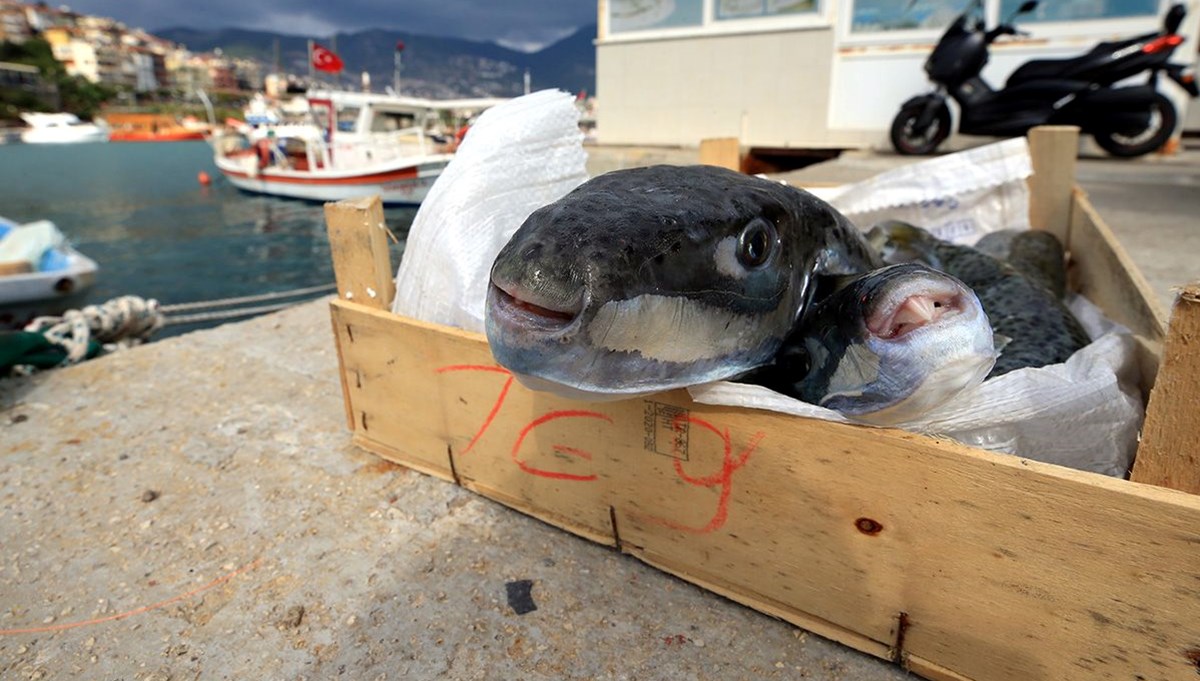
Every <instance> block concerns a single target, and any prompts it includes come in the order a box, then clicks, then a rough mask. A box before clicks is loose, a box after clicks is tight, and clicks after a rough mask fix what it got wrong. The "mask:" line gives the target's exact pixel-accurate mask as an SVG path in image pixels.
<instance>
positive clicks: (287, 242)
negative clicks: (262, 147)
mask: <svg viewBox="0 0 1200 681" xmlns="http://www.w3.org/2000/svg"><path fill="white" fill-rule="evenodd" d="M201 171H204V172H206V173H208V175H209V176H210V177H211V178H212V184H211V186H207V187H206V186H202V185H201V184H200V182H199V180H198V175H199V173H200V172H201ZM415 214H416V209H415V208H394V209H393V208H388V209H387V210H386V211H385V215H386V219H387V223H388V227H389V228H390V229H391V230H392V232H393V233H395V234H396V235H397V236H398V237H399V238H400V239H401V240H403V239H404V236H405V235H406V234H407V232H408V227H409V225H410V224H411V223H412V219H413V216H414V215H415ZM0 216H2V217H6V218H8V219H10V220H13V221H16V222H31V221H33V220H43V219H44V220H50V221H52V222H54V223H55V224H56V225H57V226H58V228H59V229H60V230H62V232H63V233H64V234H65V235H66V236H67V238H68V239H69V240H70V242H71V243H72V244H73V245H74V246H75V248H76V249H77V250H79V251H80V252H82V253H84V254H85V255H87V256H88V257H90V258H92V259H93V260H95V261H96V262H97V263H98V264H99V265H100V271H99V273H98V275H97V278H96V283H95V285H94V286H93V287H92V288H91V289H89V290H88V291H87V292H86V293H85V294H84V295H83V296H82V303H85V304H86V303H98V302H103V301H106V300H109V299H111V298H115V297H117V296H122V295H136V296H141V297H144V298H154V299H157V300H158V301H159V302H160V303H162V304H172V303H186V302H193V301H205V300H215V299H222V298H231V297H238V296H248V295H255V294H260V293H270V292H277V291H288V290H293V289H299V288H305V287H311V286H317V285H320V284H326V283H332V282H333V267H332V263H331V261H330V257H329V241H328V238H327V236H326V232H325V218H324V209H323V208H322V204H320V203H314V202H305V201H299V200H294V199H280V198H275V197H268V196H260V195H252V194H247V193H243V192H241V191H239V190H237V189H236V188H234V187H233V186H232V185H230V184H229V183H227V182H225V181H224V179H223V178H222V177H221V174H220V173H219V172H218V171H217V169H216V166H215V165H214V164H213V161H212V152H211V150H210V148H209V146H208V145H207V144H206V143H204V142H202V141H195V142H149V143H114V142H110V143H106V144H105V143H92V144H62V145H48V144H9V145H0ZM398 256H399V250H398V249H397V250H394V251H393V255H392V258H393V264H398V262H399V260H398ZM217 323H221V322H220V321H212V322H207V323H200V324H187V325H181V326H173V327H168V328H167V329H165V330H164V332H163V333H162V334H161V335H171V334H174V333H179V332H181V331H189V330H194V329H196V328H201V327H203V326H211V325H213V324H217Z"/></svg>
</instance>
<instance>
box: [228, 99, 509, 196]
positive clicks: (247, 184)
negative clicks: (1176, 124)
mask: <svg viewBox="0 0 1200 681" xmlns="http://www.w3.org/2000/svg"><path fill="white" fill-rule="evenodd" d="M496 101H499V100H496ZM307 103H308V107H307V121H306V122H303V123H299V124H297V123H286V122H283V120H282V119H279V120H280V122H279V123H278V124H275V123H264V124H260V125H259V126H257V127H253V128H252V129H251V130H249V132H248V133H246V134H241V135H239V136H235V137H230V136H229V135H221V136H215V137H214V139H213V147H214V150H215V155H214V159H213V160H214V162H215V163H216V165H217V169H218V170H220V171H221V173H222V174H223V175H224V176H225V177H226V178H227V179H228V180H229V182H230V183H231V184H233V185H234V186H235V187H238V188H239V189H242V190H244V191H249V192H255V193H260V194H272V195H275V196H286V197H292V198H298V199H308V200H311V201H338V200H341V199H347V198H352V197H357V196H367V195H371V194H379V195H380V196H381V197H382V198H383V201H384V203H389V204H419V203H420V202H421V201H422V200H424V198H425V195H426V194H427V193H428V192H429V188H430V187H431V186H433V183H434V181H435V180H436V179H437V178H438V176H439V175H441V173H442V170H443V169H444V168H445V167H446V165H447V164H448V163H449V162H450V159H451V158H452V157H453V143H454V139H453V136H450V138H449V139H448V140H444V139H437V138H435V137H434V135H433V134H432V133H431V132H430V131H431V130H435V129H436V126H437V125H438V124H439V119H440V112H441V111H444V110H447V109H451V108H454V107H456V106H461V105H462V104H463V102H435V101H432V100H426V99H418V98H413V97H399V96H394V95H383V94H373V93H362V92H345V91H312V92H309V93H308V97H307ZM494 103H495V101H490V102H486V101H485V102H473V104H475V105H476V106H477V107H479V108H486V105H489V104H494ZM262 120H267V121H269V120H274V119H270V118H265V119H262Z"/></svg>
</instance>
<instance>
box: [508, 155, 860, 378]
mask: <svg viewBox="0 0 1200 681" xmlns="http://www.w3.org/2000/svg"><path fill="white" fill-rule="evenodd" d="M749 225H758V226H760V227H761V226H764V225H765V226H766V227H767V231H768V232H770V233H771V234H773V235H777V237H778V238H777V239H776V240H774V241H773V242H772V245H771V247H770V248H769V249H768V250H769V257H768V258H767V259H766V260H765V261H764V262H763V263H761V264H760V265H757V266H752V267H743V266H742V265H740V264H738V262H737V261H734V259H733V254H731V253H730V254H726V257H725V258H724V260H722V258H721V257H718V256H719V254H718V245H719V244H724V246H723V247H724V248H728V247H729V244H730V239H731V238H732V239H734V240H736V239H738V238H739V235H742V234H743V233H744V230H746V229H747V227H748V226H749ZM880 265H882V262H881V261H880V260H879V257H878V255H877V254H876V253H875V252H874V250H873V249H871V248H870V246H868V245H867V243H866V241H865V240H864V238H863V235H862V234H861V232H860V231H859V230H858V229H857V228H856V227H855V226H854V225H853V224H851V223H850V222H849V221H848V220H847V219H846V218H845V217H844V216H842V215H841V214H840V213H839V212H837V210H835V209H834V208H833V207H831V206H830V205H829V204H827V203H825V202H824V201H822V200H820V199H818V198H817V197H815V196H813V195H811V194H809V193H808V192H805V191H803V190H800V189H797V188H794V187H790V186H787V185H783V184H780V183H778V182H774V181H771V180H766V179H762V178H757V177H753V176H750V175H745V174H742V173H738V172H735V171H731V170H726V169H723V168H717V167H713V166H661V165H660V166H650V167H643V168H633V169H628V170H619V171H614V172H610V173H606V174H604V175H600V176H597V177H595V178H592V179H591V180H589V181H587V182H585V183H583V184H582V185H580V186H579V187H577V188H576V189H575V190H574V191H572V192H570V193H568V194H567V195H566V196H564V197H562V198H561V199H559V200H558V201H555V202H554V203H551V204H549V205H547V206H544V207H542V208H540V209H538V210H536V211H534V212H533V213H532V214H531V215H530V216H529V218H528V219H527V220H526V221H525V223H524V224H523V225H522V226H521V227H520V229H518V230H517V232H516V233H515V234H514V235H513V237H512V239H511V240H510V241H509V242H508V243H507V244H506V245H505V246H504V248H503V249H501V251H500V253H499V255H498V256H497V258H496V261H495V263H494V264H493V267H492V272H491V280H492V284H493V286H492V289H491V291H490V292H489V294H488V295H489V306H488V319H487V328H488V340H489V343H491V345H492V351H493V354H494V356H495V357H496V359H497V361H498V362H499V363H500V364H501V365H503V366H505V367H507V368H509V369H510V370H512V371H514V372H515V373H517V374H518V375H520V374H526V375H531V376H535V377H539V378H543V379H545V380H549V381H552V382H560V381H561V382H564V383H566V384H567V385H570V383H571V382H572V381H574V380H575V377H576V376H578V374H579V373H580V372H584V371H587V372H588V374H589V375H588V376H587V377H582V376H578V378H579V382H580V384H581V385H582V384H584V383H587V384H588V386H587V387H586V389H587V390H592V391H597V392H599V391H605V390H608V389H609V388H612V389H614V390H621V389H624V388H626V387H627V386H628V385H632V384H652V385H654V386H658V385H665V384H668V383H671V382H672V381H674V380H675V379H676V378H679V379H681V380H682V379H685V378H687V376H686V374H687V373H688V372H689V371H695V372H696V373H699V370H698V369H693V368H692V367H689V366H688V363H687V362H663V361H657V360H656V359H655V358H653V357H645V358H641V357H638V354H639V353H638V352H637V351H636V350H631V351H621V352H614V351H613V350H611V349H604V348H601V347H599V346H593V345H592V344H591V343H592V342H593V341H592V340H590V339H589V330H593V331H594V330H595V329H592V328H591V327H592V322H593V320H595V319H596V317H597V314H598V312H599V310H600V308H601V307H602V306H603V305H604V304H605V303H607V302H610V301H633V300H636V299H638V298H639V297H640V296H658V297H667V298H682V299H687V300H689V301H692V302H695V303H697V304H698V305H701V306H707V308H711V309H714V310H720V311H723V312H728V313H732V314H736V315H742V316H744V317H748V318H752V319H755V320H761V324H759V326H760V327H761V328H760V329H756V330H755V331H754V333H752V334H751V333H746V337H745V338H744V348H743V349H742V351H741V352H739V353H736V354H737V355H738V356H737V357H732V356H730V357H727V358H716V359H714V360H713V362H712V364H714V365H718V367H719V365H720V364H721V363H722V362H729V364H730V366H729V373H728V376H725V377H729V376H733V375H738V374H740V373H744V372H745V371H747V370H749V369H750V368H752V367H754V366H759V365H761V364H762V363H763V362H766V361H769V359H770V357H771V355H773V354H774V351H775V349H777V348H778V345H779V343H781V342H782V339H783V337H784V336H785V335H786V334H787V332H788V331H789V329H790V328H791V326H792V324H793V322H795V321H796V319H797V318H799V317H800V316H801V315H802V314H803V313H804V310H805V309H806V307H807V305H808V304H809V301H810V299H811V297H812V294H813V290H814V289H815V286H814V284H813V281H814V279H815V278H816V277H818V276H821V275H826V274H829V275H850V274H858V273H861V272H866V271H869V270H872V269H875V268H877V267H879V266H880ZM497 290H502V291H504V292H506V293H507V294H508V295H509V296H511V297H515V298H518V299H519V300H520V301H521V302H522V303H528V304H531V305H533V306H537V307H540V308H544V309H547V310H551V311H554V312H556V313H561V314H562V315H563V317H564V318H571V319H572V320H573V321H571V323H570V324H566V323H565V322H564V325H563V330H562V331H561V332H556V333H555V334H550V333H545V334H540V335H539V334H538V333H536V329H533V328H532V327H527V326H521V325H519V324H514V323H509V322H505V321H503V320H501V319H500V315H497V314H494V313H495V312H496V311H497V309H498V305H499V304H500V303H499V302H498V301H500V300H502V299H504V297H503V296H502V295H500V294H498V293H497ZM697 309H704V308H699V307H698V308H697ZM508 319H511V316H509V317H508ZM602 331H603V329H602V328H601V329H599V331H598V332H597V333H599V332H602ZM681 340H682V339H681ZM688 340H691V339H688ZM739 342H741V341H739ZM696 343H697V344H702V343H703V340H697V341H696ZM568 351H570V352H568ZM570 353H574V354H573V355H572V354H570ZM568 355H569V357H568ZM556 362H557V364H555V363H556ZM572 372H574V375H573V374H572ZM716 373H719V372H718V371H717V369H714V368H713V367H712V366H710V367H709V368H708V369H706V370H705V376H704V378H705V380H716V379H715V378H713V375H715V374H716ZM618 384H624V385H618ZM581 389H583V388H581Z"/></svg>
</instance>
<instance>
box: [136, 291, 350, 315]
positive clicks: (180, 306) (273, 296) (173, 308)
mask: <svg viewBox="0 0 1200 681" xmlns="http://www.w3.org/2000/svg"><path fill="white" fill-rule="evenodd" d="M335 288H337V285H336V284H321V285H319V286H309V287H307V288H298V289H292V290H291V291H279V292H277V293H261V294H258V295H254V296H240V297H238V298H222V299H219V300H201V301H197V302H194V303H176V304H174V305H163V306H161V307H159V310H161V311H162V313H163V314H171V313H174V312H186V311H188V310H200V309H204V308H206V307H226V306H229V305H241V304H242V303H259V302H263V301H266V300H278V299H280V298H291V297H293V296H303V295H308V294H310V293H320V292H324V291H332V290H334V289H335ZM276 309H278V308H276Z"/></svg>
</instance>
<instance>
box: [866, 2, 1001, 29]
mask: <svg viewBox="0 0 1200 681" xmlns="http://www.w3.org/2000/svg"><path fill="white" fill-rule="evenodd" d="M1006 1H1007V0H1006ZM1016 4H1017V5H1019V4H1020V0H1017V1H1016ZM962 5H963V3H962V0H915V1H912V2H909V1H908V0H855V2H854V14H853V16H852V18H851V21H850V30H851V32H853V33H875V32H879V31H899V30H912V29H941V28H945V27H946V26H948V25H949V24H950V22H951V21H953V20H954V18H955V17H956V16H958V14H959V13H960V12H961V11H962Z"/></svg>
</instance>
